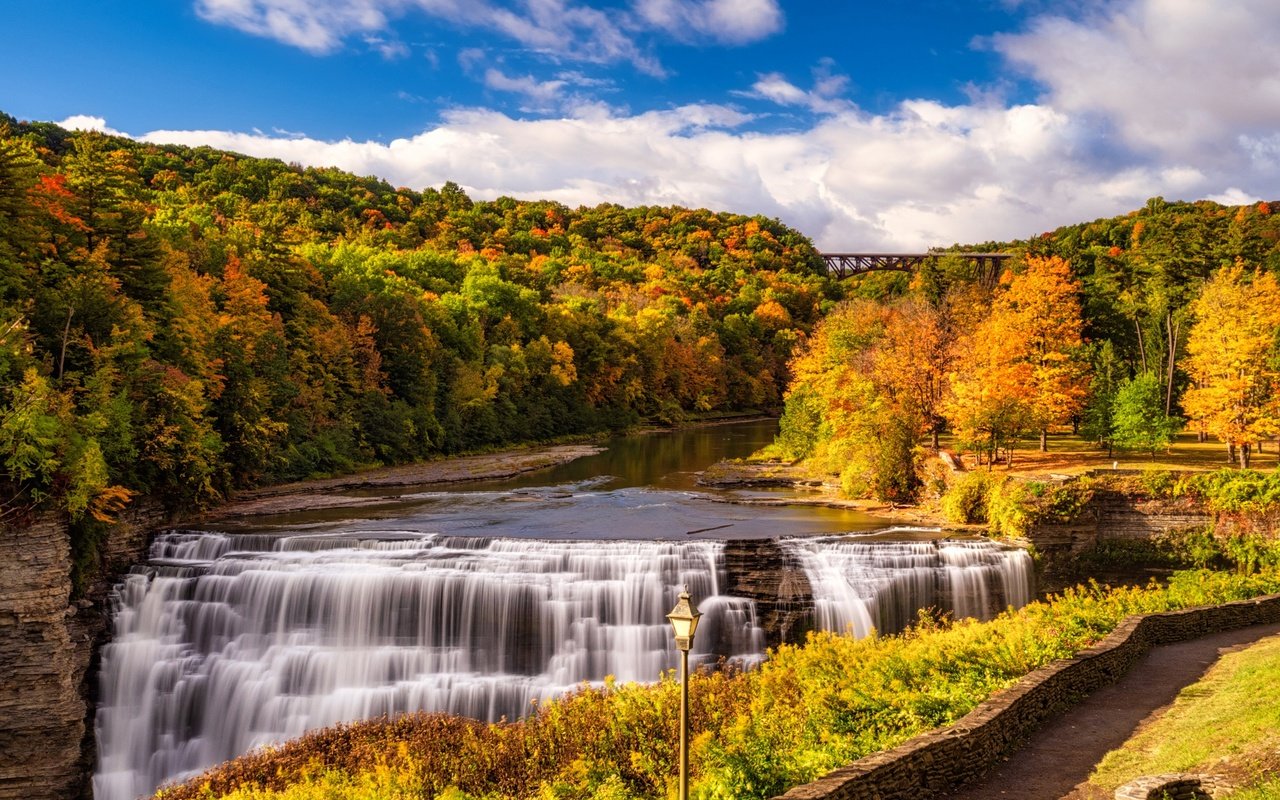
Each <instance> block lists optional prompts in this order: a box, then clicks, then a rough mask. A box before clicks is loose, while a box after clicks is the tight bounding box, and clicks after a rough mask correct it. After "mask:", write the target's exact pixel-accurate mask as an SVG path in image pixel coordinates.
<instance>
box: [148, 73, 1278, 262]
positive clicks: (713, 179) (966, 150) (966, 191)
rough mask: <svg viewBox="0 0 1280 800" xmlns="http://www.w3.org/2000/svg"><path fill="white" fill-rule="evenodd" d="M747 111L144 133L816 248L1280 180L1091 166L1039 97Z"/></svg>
mask: <svg viewBox="0 0 1280 800" xmlns="http://www.w3.org/2000/svg"><path fill="white" fill-rule="evenodd" d="M517 83H519V81H518V80H517ZM752 121H753V120H752V117H750V116H749V115H746V114H743V113H742V112H741V111H738V110H736V109H734V108H731V107H727V106H723V105H691V106H684V107H680V108H676V109H671V110H667V111H651V112H647V113H642V114H631V115H624V114H619V113H617V112H616V111H613V110H611V109H609V108H608V107H605V106H602V105H594V106H584V107H581V108H579V109H577V110H576V111H575V112H574V113H573V115H571V116H566V117H564V118H559V119H532V120H523V119H514V118H512V117H510V116H507V115H505V114H502V113H500V112H497V111H491V110H484V109H472V110H465V111H456V112H453V113H451V114H450V115H448V116H447V117H446V118H445V119H444V121H443V122H442V123H441V124H439V125H438V126H436V127H434V128H432V129H430V130H427V131H424V132H423V133H421V134H418V135H417V136H414V137H412V138H406V139H397V140H394V141H392V142H389V143H385V144H384V143H379V142H368V141H366V142H356V141H350V140H344V141H321V140H316V139H311V138H284V137H279V136H268V135H262V134H258V133H230V132H223V131H155V132H152V133H149V134H146V135H145V136H142V137H140V138H142V139H144V140H147V141H154V142H175V143H180V144H190V145H198V144H208V145H212V146H215V147H223V148H227V149H230V150H236V151H239V152H244V153H250V154H253V155H258V156H266V157H275V158H280V159H283V160H285V161H291V162H298V163H302V164H310V165H336V166H339V167H341V168H343V169H347V170H350V171H352V172H355V173H357V174H374V175H380V176H382V177H384V178H386V179H387V180H389V181H391V182H392V183H394V184H397V185H404V186H410V187H415V188H423V187H427V186H439V185H440V184H442V183H443V182H444V181H446V180H453V181H456V182H458V183H459V184H461V185H463V186H464V187H466V188H467V189H468V191H470V192H471V193H472V194H473V196H475V197H478V198H494V197H497V196H499V195H513V196H517V197H526V198H549V199H555V200H559V201H561V202H564V203H566V204H569V205H578V204H588V205H590V204H595V203H600V202H617V203H623V204H681V205H691V206H706V207H710V208H716V209H730V210H736V211H741V212H745V213H763V214H765V215H768V216H775V217H779V218H781V219H782V220H783V221H785V222H787V223H789V224H791V225H794V226H796V227H797V228H799V229H800V230H802V231H804V232H805V233H807V234H809V235H811V236H813V237H814V239H815V240H816V242H817V243H818V245H819V246H820V247H824V248H827V249H850V248H895V249H896V248H921V247H928V246H933V245H944V244H950V243H953V242H974V241H984V240H988V239H1009V238H1021V237H1026V236H1029V235H1033V234H1035V233H1037V232H1039V231H1040V230H1043V229H1046V228H1050V227H1053V226H1055V225H1058V224H1065V223H1069V222H1074V221H1078V220H1081V219H1090V218H1093V217H1097V216H1103V215H1107V214H1114V213H1119V212H1120V211H1124V210H1127V209H1131V208H1135V207H1138V206H1141V205H1142V204H1143V203H1144V202H1145V201H1146V199H1147V198H1148V197H1150V196H1152V195H1157V194H1165V195H1167V196H1170V197H1178V196H1188V197H1189V196H1205V195H1208V194H1211V193H1221V194H1222V196H1223V197H1224V198H1225V197H1228V196H1230V197H1236V196H1241V197H1243V196H1252V195H1253V193H1254V192H1256V191H1257V190H1258V189H1257V187H1258V186H1267V185H1275V180H1276V178H1277V177H1280V172H1278V171H1277V170H1276V169H1272V170H1271V171H1270V172H1269V173H1266V174H1259V175H1254V176H1252V177H1251V178H1250V182H1249V183H1247V184H1246V183H1242V182H1241V181H1240V180H1239V176H1235V175H1231V174H1225V173H1221V172H1217V171H1207V170H1202V169H1200V168H1198V167H1196V166H1192V165H1189V164H1181V163H1169V164H1150V165H1144V164H1133V165H1129V166H1126V167H1124V168H1122V169H1114V168H1111V167H1103V166H1099V165H1097V164H1095V163H1094V162H1093V161H1092V160H1091V159H1090V158H1089V157H1088V154H1089V152H1090V149H1091V141H1090V140H1091V138H1092V137H1093V136H1094V133H1093V132H1092V131H1091V130H1090V129H1089V128H1088V126H1087V125H1086V124H1085V123H1083V122H1081V121H1079V120H1076V119H1073V118H1072V117H1071V116H1070V115H1068V114H1066V113H1064V112H1062V111H1059V110H1057V109H1054V108H1051V107H1048V106H1046V105H1038V104H1028V105H1020V106H1014V107H1011V108H1005V107H998V106H985V107H984V106H976V105H959V106H949V105H943V104H940V103H936V102H930V101H920V100H917V101H909V102H905V103H902V104H901V105H900V106H898V107H897V108H896V109H894V110H893V111H892V112H891V113H887V114H882V115H868V114H864V113H858V112H853V111H843V112H838V113H834V114H830V115H827V116H824V117H822V118H821V119H820V120H819V121H818V122H817V123H816V124H814V125H813V126H812V127H811V128H808V129H806V130H803V131H793V132H783V133H761V132H758V131H753V130H751V129H750V123H751V122H752ZM530 153H536V154H537V157H536V158H532V157H530V155H529V154H530Z"/></svg>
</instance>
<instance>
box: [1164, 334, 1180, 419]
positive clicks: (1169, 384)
mask: <svg viewBox="0 0 1280 800" xmlns="http://www.w3.org/2000/svg"><path fill="white" fill-rule="evenodd" d="M1180 327H1181V326H1175V325H1174V324H1173V312H1172V311H1170V312H1169V313H1168V315H1166V316H1165V330H1166V331H1168V335H1169V365H1168V366H1169V368H1168V370H1167V371H1166V373H1165V385H1164V415H1165V416H1166V417H1167V416H1169V414H1170V412H1171V411H1172V409H1173V368H1174V364H1175V363H1176V359H1177V357H1178V334H1179V333H1180V331H1179V330H1178V328H1180Z"/></svg>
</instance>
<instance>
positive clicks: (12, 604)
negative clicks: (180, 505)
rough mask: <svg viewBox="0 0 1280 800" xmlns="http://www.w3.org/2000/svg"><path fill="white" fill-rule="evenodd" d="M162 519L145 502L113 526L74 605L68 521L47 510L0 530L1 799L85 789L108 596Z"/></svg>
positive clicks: (56, 797)
mask: <svg viewBox="0 0 1280 800" xmlns="http://www.w3.org/2000/svg"><path fill="white" fill-rule="evenodd" d="M165 520H166V516H165V514H164V512H163V511H162V510H161V509H160V508H159V507H157V506H154V505H148V506H146V507H143V508H141V509H139V510H137V511H135V512H133V513H131V514H130V515H128V516H127V517H126V518H125V519H124V520H122V521H121V523H120V524H118V525H115V526H113V527H112V528H111V529H110V530H109V531H108V532H107V536H106V538H105V540H104V541H103V542H102V544H101V546H100V548H99V550H98V553H97V568H96V569H95V570H93V571H92V574H90V575H88V576H87V577H88V581H87V586H86V590H85V592H84V597H82V598H80V599H78V600H76V601H74V602H73V601H72V586H71V569H70V565H71V535H70V532H69V530H68V528H67V524H66V521H65V520H64V519H61V518H59V517H56V516H52V515H48V516H42V517H38V518H36V519H35V520H34V521H32V522H30V523H28V524H24V525H20V526H7V527H4V528H0V800H46V799H47V800H66V799H67V798H76V797H87V796H88V794H89V790H88V786H89V780H88V779H89V774H90V772H91V770H92V766H93V757H94V747H93V737H92V735H91V734H92V730H93V710H94V705H93V700H94V697H93V694H94V690H95V687H94V686H93V685H92V684H93V666H94V660H95V659H96V657H97V652H98V645H99V644H101V642H102V640H103V639H104V638H105V636H106V632H107V622H108V620H107V608H106V604H107V594H108V592H109V590H110V588H111V585H112V583H114V578H115V576H117V575H119V574H120V573H122V572H124V571H126V570H128V568H129V566H130V565H131V564H134V563H137V562H138V561H141V560H142V558H143V557H144V556H145V551H146V546H147V541H148V538H149V535H150V532H151V531H152V530H153V529H154V528H155V527H157V526H159V525H161V524H163V523H164V522H165Z"/></svg>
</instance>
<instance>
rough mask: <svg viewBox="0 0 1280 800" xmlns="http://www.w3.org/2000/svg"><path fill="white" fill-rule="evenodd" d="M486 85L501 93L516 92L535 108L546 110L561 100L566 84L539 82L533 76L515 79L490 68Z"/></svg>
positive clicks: (486, 72)
mask: <svg viewBox="0 0 1280 800" xmlns="http://www.w3.org/2000/svg"><path fill="white" fill-rule="evenodd" d="M484 85H485V86H487V87H488V88H490V89H493V90H495V91H499V92H514V93H516V94H519V95H522V96H523V97H524V98H525V99H526V100H528V101H529V102H530V103H531V104H532V105H533V107H535V108H546V107H550V106H551V105H552V104H553V102H554V101H556V100H559V99H560V90H561V89H563V88H564V86H565V82H564V81H562V80H554V81H539V80H537V79H536V78H534V77H533V76H532V75H523V76H520V77H514V78H513V77H511V76H509V75H507V74H506V73H504V72H502V70H499V69H496V68H494V67H490V68H489V69H487V70H485V73H484Z"/></svg>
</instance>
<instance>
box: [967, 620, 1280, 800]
mask: <svg viewBox="0 0 1280 800" xmlns="http://www.w3.org/2000/svg"><path fill="white" fill-rule="evenodd" d="M1277 633H1280V624H1272V625H1254V626H1251V627H1248V628H1239V629H1237V630H1234V631H1225V632H1222V633H1213V634H1209V635H1208V636H1202V637H1200V638H1199V639H1193V640H1191V641H1187V642H1179V643H1177V644H1169V645H1164V646H1161V647H1154V648H1152V649H1151V651H1150V652H1148V653H1147V654H1146V655H1145V656H1144V657H1143V658H1142V659H1141V660H1140V661H1138V663H1137V664H1135V665H1134V666H1133V669H1131V670H1129V672H1128V673H1127V674H1126V675H1125V676H1124V677H1123V678H1121V679H1120V680H1119V681H1117V682H1116V683H1114V684H1112V685H1111V686H1107V687H1105V688H1103V689H1099V690H1098V691H1096V692H1094V693H1093V694H1091V695H1089V697H1087V698H1085V700H1084V701H1083V702H1081V703H1080V704H1079V705H1077V706H1075V707H1074V708H1072V709H1071V710H1069V711H1067V712H1065V713H1063V714H1061V715H1059V716H1057V717H1054V718H1053V719H1051V720H1049V721H1048V722H1046V723H1045V724H1044V725H1043V726H1042V727H1041V728H1040V729H1039V730H1037V731H1036V732H1035V733H1034V734H1033V735H1032V736H1031V737H1030V738H1029V739H1028V740H1027V741H1026V742H1025V743H1024V744H1023V745H1022V747H1020V748H1019V749H1018V750H1017V751H1015V752H1014V753H1013V754H1012V755H1010V756H1009V759H1008V760H1007V761H1005V762H1003V763H1002V764H1000V765H999V766H997V767H995V768H993V769H992V770H991V771H990V772H988V773H987V774H986V776H985V777H984V778H983V779H982V780H980V781H978V782H977V783H974V784H970V785H969V786H967V787H965V788H964V789H963V790H961V791H958V792H955V793H953V794H950V795H947V797H949V798H950V800H990V798H1000V797H1004V798H1010V800H1101V798H1105V797H1107V795H1106V794H1105V793H1099V792H1098V791H1097V790H1095V789H1093V788H1092V787H1087V786H1082V784H1084V782H1085V781H1086V780H1088V778H1089V773H1090V772H1092V771H1093V767H1094V765H1095V764H1097V763H1098V762H1099V761H1100V760H1101V759H1102V756H1103V755H1105V754H1106V753H1107V751H1109V750H1113V749H1115V748H1116V747H1119V746H1120V745H1121V744H1123V743H1124V742H1125V740H1127V739H1128V738H1129V737H1130V736H1131V735H1132V734H1133V733H1134V732H1135V731H1136V730H1137V729H1138V727H1139V726H1140V725H1141V724H1142V723H1143V722H1144V721H1145V720H1146V719H1148V718H1150V717H1152V716H1153V715H1154V714H1155V713H1156V712H1158V711H1160V710H1162V709H1163V708H1164V707H1165V706H1167V705H1168V704H1170V703H1172V702H1173V700H1174V698H1175V697H1177V696H1178V692H1179V691H1181V690H1182V688H1183V687H1185V686H1189V685H1191V684H1192V683H1195V682H1196V681H1198V680H1199V679H1200V678H1201V676H1203V675H1204V673H1205V672H1206V671H1208V669H1209V667H1211V666H1212V665H1213V664H1214V662H1216V661H1217V660H1218V658H1219V657H1220V656H1221V655H1222V654H1223V653H1226V652H1229V651H1230V650H1232V649H1238V648H1241V647H1244V646H1247V645H1250V644H1253V643H1254V642H1256V641H1258V640H1259V639H1262V638H1265V637H1267V636H1271V635H1274V634H1277Z"/></svg>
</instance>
